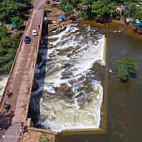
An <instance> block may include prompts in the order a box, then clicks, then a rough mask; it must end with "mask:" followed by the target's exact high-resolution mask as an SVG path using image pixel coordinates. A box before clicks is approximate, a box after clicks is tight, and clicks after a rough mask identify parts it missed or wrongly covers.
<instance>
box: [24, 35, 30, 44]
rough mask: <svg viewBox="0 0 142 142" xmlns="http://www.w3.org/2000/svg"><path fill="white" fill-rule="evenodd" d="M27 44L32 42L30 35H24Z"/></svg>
mask: <svg viewBox="0 0 142 142" xmlns="http://www.w3.org/2000/svg"><path fill="white" fill-rule="evenodd" d="M24 42H25V44H29V43H30V42H31V38H30V37H29V36H25V37H24Z"/></svg>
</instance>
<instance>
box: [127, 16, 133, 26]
mask: <svg viewBox="0 0 142 142" xmlns="http://www.w3.org/2000/svg"><path fill="white" fill-rule="evenodd" d="M133 21H134V19H133V18H130V17H128V18H126V19H125V22H126V24H127V25H130V26H132V23H133Z"/></svg>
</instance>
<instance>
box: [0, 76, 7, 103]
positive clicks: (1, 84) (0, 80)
mask: <svg viewBox="0 0 142 142" xmlns="http://www.w3.org/2000/svg"><path fill="white" fill-rule="evenodd" d="M7 79H8V76H0V100H1V97H2V94H3V91H4V88H5V85H6V82H7Z"/></svg>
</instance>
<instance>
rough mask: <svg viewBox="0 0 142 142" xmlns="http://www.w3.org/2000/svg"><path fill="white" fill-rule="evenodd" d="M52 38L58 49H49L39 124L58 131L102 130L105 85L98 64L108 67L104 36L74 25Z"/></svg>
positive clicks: (51, 42)
mask: <svg viewBox="0 0 142 142" xmlns="http://www.w3.org/2000/svg"><path fill="white" fill-rule="evenodd" d="M48 39H49V44H53V45H54V48H52V49H49V50H48V56H47V64H46V76H45V81H44V87H43V94H42V98H41V100H40V117H39V120H38V123H40V125H42V126H44V127H45V128H46V129H50V130H52V131H57V132H60V131H62V130H68V129H85V128H99V127H100V122H101V106H102V101H103V86H102V84H101V80H99V79H98V72H96V71H97V69H95V68H96V67H95V66H97V65H95V63H97V64H100V65H102V66H104V65H105V61H104V52H103V51H104V44H105V36H104V34H103V33H102V32H101V31H98V28H93V27H90V26H89V25H83V26H78V25H75V24H72V25H68V26H67V27H66V29H65V30H64V31H62V32H59V33H58V34H57V33H56V34H54V33H50V35H49V37H48ZM42 50H43V49H40V52H42ZM42 55H43V54H42ZM42 58H43V57H42ZM41 70H42V69H41ZM36 72H37V73H39V68H38V69H37V71H36ZM39 80H40V79H39ZM39 80H37V82H39ZM40 86H41V88H42V86H43V85H42V84H41V85H40ZM38 90H39V89H38ZM40 90H42V89H40ZM35 93H36V92H35Z"/></svg>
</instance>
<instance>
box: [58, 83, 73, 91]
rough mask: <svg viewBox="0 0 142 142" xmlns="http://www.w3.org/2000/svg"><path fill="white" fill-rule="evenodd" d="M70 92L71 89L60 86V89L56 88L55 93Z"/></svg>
mask: <svg viewBox="0 0 142 142" xmlns="http://www.w3.org/2000/svg"><path fill="white" fill-rule="evenodd" d="M70 90H71V87H70V86H68V85H66V84H61V86H60V87H58V88H56V91H57V92H69V91H70Z"/></svg>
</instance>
